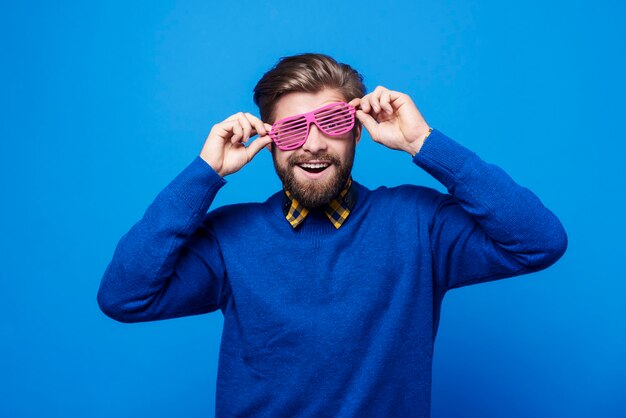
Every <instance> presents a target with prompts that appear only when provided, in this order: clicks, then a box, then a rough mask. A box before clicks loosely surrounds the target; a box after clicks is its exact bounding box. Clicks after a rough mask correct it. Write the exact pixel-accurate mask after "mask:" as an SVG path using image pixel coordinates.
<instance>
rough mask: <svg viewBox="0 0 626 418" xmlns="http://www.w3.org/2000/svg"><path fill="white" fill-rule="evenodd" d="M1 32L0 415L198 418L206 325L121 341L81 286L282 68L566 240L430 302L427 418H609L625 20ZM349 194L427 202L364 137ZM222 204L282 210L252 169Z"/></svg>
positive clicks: (221, 15) (300, 12)
mask: <svg viewBox="0 0 626 418" xmlns="http://www.w3.org/2000/svg"><path fill="white" fill-rule="evenodd" d="M2 9H3V10H2V13H0V35H1V36H0V56H1V59H2V61H1V62H2V65H1V66H0V110H1V113H0V143H1V149H0V170H2V171H1V176H0V178H1V187H2V188H1V196H2V204H1V205H0V227H1V229H0V246H1V248H0V250H1V252H0V254H1V257H2V259H1V263H0V318H1V319H0V320H1V321H2V324H1V328H0V333H1V334H0V350H1V356H0V376H1V379H0V416H2V417H111V416H115V417H138V416H145V417H148V416H149V417H172V416H181V417H182V416H184V417H210V416H213V413H214V405H215V380H216V373H217V360H218V349H219V342H220V337H221V330H222V324H223V317H222V314H221V312H220V311H217V312H214V313H212V314H208V315H198V316H194V317H186V318H179V319H173V320H166V321H155V322H148V323H140V324H123V323H119V322H116V321H114V320H112V319H110V318H108V317H106V316H105V315H104V314H103V313H102V312H100V310H99V308H98V305H97V303H96V293H97V290H98V286H99V283H100V279H101V277H102V274H103V273H104V271H105V269H106V267H107V265H108V263H109V261H110V259H111V257H112V255H113V251H114V249H115V246H116V244H117V242H118V240H119V239H120V238H121V236H122V235H123V234H124V233H125V232H126V231H128V229H129V228H130V227H131V226H132V225H133V224H134V223H135V222H137V221H138V220H139V219H140V218H141V216H142V215H143V213H144V211H145V209H146V208H147V206H148V205H149V204H150V203H151V202H152V200H153V199H154V198H155V197H156V195H157V194H158V192H159V191H160V190H162V189H163V188H164V187H165V186H166V185H167V184H168V183H169V181H171V180H172V179H173V178H174V177H175V176H176V175H177V174H178V173H179V172H180V171H181V170H182V169H183V168H184V167H185V166H186V165H187V164H189V163H190V162H191V161H192V159H193V158H195V157H196V156H197V155H198V154H199V152H200V150H201V148H202V145H203V144H204V140H205V138H206V135H207V134H208V132H209V131H210V129H211V127H212V126H213V124H215V123H217V122H220V121H222V120H223V119H225V118H226V117H228V116H230V115H231V114H233V113H236V112H239V111H247V112H251V113H253V114H255V115H258V109H257V108H256V107H255V106H254V104H253V102H252V89H253V88H254V85H255V84H256V82H257V80H258V79H259V78H260V77H261V76H262V75H263V73H264V72H265V71H267V70H268V69H269V68H271V67H272V66H273V65H274V64H275V63H276V61H277V60H278V59H279V58H280V57H282V56H287V55H292V54H296V53H302V52H321V53H325V54H329V55H331V56H333V57H335V58H336V59H337V60H339V61H340V62H345V63H348V64H350V65H352V66H353V67H354V68H356V69H357V70H359V71H360V72H361V73H362V74H363V76H364V81H365V84H366V86H367V88H368V92H371V91H372V90H373V89H374V88H375V87H376V86H378V85H382V86H385V87H387V88H389V89H392V90H397V91H401V92H404V93H407V94H409V95H410V96H411V97H412V98H413V100H414V102H415V103H416V104H417V106H418V107H419V108H420V110H421V111H422V113H423V115H424V117H425V118H426V120H427V121H428V123H429V124H430V125H431V126H433V127H436V128H438V129H439V130H441V131H442V132H444V133H445V134H447V135H448V136H450V137H452V138H453V139H455V140H456V141H458V142H459V143H461V144H463V145H464V146H466V147H468V148H470V149H471V150H473V151H474V152H476V153H477V154H478V155H479V156H481V157H482V158H483V159H484V160H485V161H487V162H490V163H493V164H497V165H498V166H500V167H502V168H503V169H504V170H505V171H506V172H507V173H509V174H510V175H511V176H512V177H513V179H514V180H515V181H517V182H518V183H520V184H522V185H523V186H525V187H527V188H529V189H530V190H532V191H533V192H535V193H536V194H537V196H539V198H540V199H541V200H542V202H543V203H544V204H545V205H546V206H547V207H548V208H549V209H550V210H552V211H553V212H554V213H555V214H556V215H557V216H558V217H559V219H560V220H561V221H562V223H563V225H564V226H565V229H566V231H567V233H568V238H569V247H568V250H567V252H566V253H565V255H564V256H563V258H561V260H559V261H558V262H557V263H556V264H555V265H553V266H552V267H550V268H548V269H547V270H544V271H541V272H537V273H534V274H530V275H525V276H519V277H515V278H510V279H506V280H499V281H495V282H490V283H484V284H480V285H475V286H469V287H465V288H462V289H456V290H452V291H451V292H449V293H448V294H447V295H446V297H445V299H444V302H443V308H442V309H443V311H442V317H441V323H440V327H439V334H438V337H437V341H436V345H435V357H434V372H433V394H432V416H433V418H444V417H469V418H472V417H481V418H496V417H509V418H516V417H570V418H577V417H605V418H619V417H626V398H625V396H624V395H625V394H626V393H625V392H626V358H625V355H626V321H625V316H626V302H625V301H626V297H625V296H626V277H625V273H624V262H625V260H626V251H625V250H624V244H623V239H624V233H625V232H626V228H625V222H624V214H626V204H625V192H626V188H625V182H626V175H625V174H624V165H623V161H624V152H625V151H626V146H625V140H626V138H625V136H624V128H623V122H624V120H625V117H624V113H625V111H626V108H625V106H624V103H625V99H624V97H625V94H626V83H625V79H626V77H625V75H626V29H625V28H626V26H624V24H623V22H624V20H625V18H626V13H625V9H626V4H625V3H624V2H618V1H567V2H565V1H556V2H545V1H538V0H530V1H525V2H502V1H493V0H492V1H444V2H434V1H433V2H425V1H402V2H380V1H362V2H331V1H316V2H294V1H282V0H281V1H273V2H252V1H239V2H216V1H143V2H141V1H137V2H122V1H105V2H43V1H42V2H33V1H21V2H11V3H10V4H8V3H7V4H3V7H2ZM364 132H365V130H364ZM353 174H354V178H355V179H357V180H358V181H360V182H361V183H363V184H365V185H366V186H368V187H369V188H375V187H377V186H379V185H387V186H395V185H400V184H406V183H410V184H420V185H425V186H429V187H433V188H435V189H437V190H440V191H445V190H444V188H443V186H442V185H441V184H440V183H438V182H437V181H436V180H434V179H433V178H432V177H430V176H429V175H428V174H427V173H425V172H424V171H423V170H421V169H420V168H419V167H417V166H416V165H414V164H412V163H411V158H410V156H408V155H407V154H403V153H401V152H399V151H392V150H389V149H386V148H384V147H383V146H381V145H379V144H376V143H374V142H373V141H372V140H371V138H370V137H369V135H368V134H367V133H364V137H363V140H362V141H361V143H360V144H359V147H358V149H357V155H356V160H355V167H354V172H353ZM227 181H228V184H227V185H226V186H225V187H224V188H223V189H222V190H221V191H220V192H219V195H218V197H217V199H216V200H215V202H214V204H213V206H212V207H213V208H214V207H218V206H221V205H224V204H227V203H235V202H248V201H263V200H265V198H266V197H268V196H269V195H270V194H272V193H274V192H275V191H277V190H278V189H279V188H280V182H279V180H278V178H277V176H276V174H275V172H274V169H273V166H272V161H271V156H270V154H269V152H265V151H264V152H262V153H261V154H260V155H259V156H258V157H257V158H256V159H255V161H254V162H253V164H250V165H249V166H246V167H244V169H243V170H241V171H240V172H238V173H236V174H234V175H232V176H229V177H227ZM241 251H242V257H245V255H246V253H249V252H252V251H254V248H242V249H241Z"/></svg>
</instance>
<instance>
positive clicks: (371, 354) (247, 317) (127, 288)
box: [98, 54, 567, 417]
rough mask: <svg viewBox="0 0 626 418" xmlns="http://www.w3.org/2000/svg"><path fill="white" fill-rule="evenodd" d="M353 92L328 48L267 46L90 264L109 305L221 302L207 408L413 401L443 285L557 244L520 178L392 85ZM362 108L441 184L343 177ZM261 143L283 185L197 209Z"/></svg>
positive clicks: (425, 384) (167, 312)
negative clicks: (224, 106) (249, 96)
mask: <svg viewBox="0 0 626 418" xmlns="http://www.w3.org/2000/svg"><path fill="white" fill-rule="evenodd" d="M364 92H365V88H364V86H363V84H362V77H361V76H360V75H359V74H358V73H357V72H356V71H354V70H353V69H352V68H351V67H350V66H347V65H345V64H338V63H337V62H336V61H335V60H333V59H332V58H330V57H328V56H325V55H321V54H302V55H296V56H292V57H286V58H283V59H281V60H280V61H279V62H278V63H277V65H276V66H275V67H274V68H272V69H271V70H270V71H268V72H267V73H266V74H265V75H264V76H263V78H262V79H261V80H260V81H259V83H258V84H257V86H256V87H255V97H254V99H255V103H256V104H257V105H258V106H259V108H260V113H261V118H260V119H259V118H257V117H255V116H253V115H251V114H250V113H237V114H235V115H232V116H231V117H229V118H227V119H226V120H224V121H222V122H220V123H218V124H216V125H215V126H213V128H212V129H211V132H210V134H209V135H208V138H207V139H206V142H205V144H204V147H203V148H202V151H201V153H200V155H199V156H198V157H196V158H195V159H194V160H193V161H192V162H191V164H190V165H189V166H188V167H186V168H185V169H184V170H183V171H182V172H181V173H180V174H179V175H178V176H177V177H176V178H175V179H174V180H173V181H172V182H171V183H170V184H169V185H168V186H167V187H166V188H165V189H164V190H163V191H162V192H161V193H159V195H158V196H157V197H156V199H155V201H154V202H153V203H152V204H151V205H150V206H149V207H148V209H147V210H146V212H145V214H144V216H143V218H142V219H141V220H140V221H139V222H138V223H136V224H135V225H134V226H133V227H132V228H131V229H130V231H129V232H128V233H127V234H126V235H124V236H123V237H122V238H121V240H120V242H119V244H118V246H117V248H116V250H115V254H114V256H113V260H112V261H111V263H110V265H109V266H108V268H107V270H106V272H105V274H104V277H103V278H102V283H101V286H100V290H99V293H98V303H99V305H100V307H101V309H102V310H103V311H104V312H105V313H106V314H107V315H109V316H110V317H112V318H114V319H116V320H119V321H122V322H139V321H151V320H158V319H166V318H176V317H181V316H185V315H196V314H202V313H207V312H213V311H215V310H217V309H221V311H222V313H223V315H224V329H223V335H222V340H221V347H220V357H219V366H218V377H217V394H216V395H217V398H216V415H217V416H219V417H221V416H238V417H239V416H242V417H244V416H267V417H319V416H332V417H368V416H372V417H374V416H375V417H412V416H418V417H428V416H429V415H430V395H431V371H432V355H433V345H434V340H435V335H436V332H437V326H438V322H439V312H440V306H441V302H442V299H443V297H444V294H445V292H446V291H448V290H450V289H452V288H456V287H460V286H465V285H469V284H474V283H480V282H486V281H490V280H495V279H501V278H505V277H512V276H516V275H521V274H527V273H531V272H535V271H538V270H541V269H544V268H546V267H548V266H550V265H551V264H553V263H554V262H556V261H557V260H558V259H559V258H560V257H561V256H562V254H563V253H564V251H565V249H566V247H567V236H566V234H565V231H564V229H563V227H562V225H561V223H560V222H559V220H558V219H557V217H556V216H555V215H554V214H553V213H552V212H550V211H549V210H548V209H546V208H545V207H544V206H543V205H542V203H541V202H540V200H539V199H538V198H537V197H536V196H535V195H534V194H533V193H532V192H531V191H529V190H528V189H526V188H524V187H522V186H520V185H518V184H516V183H515V182H514V181H513V180H512V179H511V178H510V177H509V176H508V175H507V174H506V173H505V172H504V171H503V170H501V169H500V168H498V167H497V166H494V165H492V164H487V163H485V162H484V161H482V160H481V159H480V158H479V157H478V156H477V155H476V154H475V153H473V152H471V151H470V150H468V149H467V148H465V147H463V146H462V145H460V144H459V143H457V142H455V141H454V140H452V139H451V138H449V137H447V136H446V135H444V134H443V133H442V132H441V131H439V130H437V129H431V127H430V126H429V125H428V124H427V123H426V121H425V120H424V118H423V117H422V115H421V114H420V112H419V110H418V109H417V107H416V106H415V104H414V103H413V101H412V100H411V98H410V97H409V96H408V95H406V94H403V93H400V92H396V91H392V90H389V89H387V88H385V87H382V86H379V87H377V88H376V89H375V90H374V91H373V92H372V93H370V94H367V95H364ZM355 110H356V112H355ZM266 122H269V123H266ZM362 126H365V128H366V129H367V130H368V132H369V134H370V136H371V137H372V139H373V140H374V141H376V142H379V143H381V144H383V145H385V146H387V147H389V148H392V149H395V150H400V151H404V152H407V153H408V154H409V155H410V156H411V158H412V161H413V163H414V164H416V165H418V166H420V167H421V168H423V169H424V170H426V171H427V172H428V173H430V174H431V175H433V176H434V177H435V178H436V179H437V180H439V181H440V182H441V183H442V184H443V185H444V186H445V187H446V188H447V190H448V191H449V194H443V193H440V192H438V191H436V190H434V189H430V188H426V187H421V186H413V185H405V186H400V187H392V188H386V187H380V188H378V189H376V190H369V189H368V188H366V187H365V186H363V185H362V184H360V183H358V182H356V181H354V180H353V179H352V177H351V175H350V173H351V168H352V162H353V158H354V154H355V148H356V144H357V143H358V142H359V140H360V138H361V130H362ZM257 134H258V135H259V136H258V138H256V139H255V140H254V141H250V138H251V137H253V136H255V135H257ZM248 143H249V144H248ZM246 144H248V145H247V146H246ZM264 147H265V148H267V149H270V150H271V152H272V156H273V160H274V165H275V168H276V172H277V173H278V175H279V177H280V179H281V181H282V183H283V190H281V191H279V192H277V193H275V194H274V195H272V196H270V197H269V198H268V199H267V200H266V201H265V202H263V203H247V204H236V205H228V206H224V207H221V208H217V209H214V210H212V211H210V212H209V213H208V214H207V211H208V208H209V206H210V205H211V202H212V201H213V199H214V197H215V195H216V193H217V192H218V190H219V189H220V188H221V187H222V186H223V185H224V184H225V180H224V177H225V176H228V175H230V174H232V173H234V172H236V171H238V170H239V169H241V168H242V167H243V166H244V165H246V164H247V163H249V162H250V161H251V160H252V159H253V157H254V156H255V155H256V154H257V153H258V152H260V150H262V149H263V148H264ZM377 169H383V170H384V167H377Z"/></svg>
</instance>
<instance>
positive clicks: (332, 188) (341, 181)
mask: <svg viewBox="0 0 626 418" xmlns="http://www.w3.org/2000/svg"><path fill="white" fill-rule="evenodd" d="M355 148H356V147H353V148H352V152H351V153H350V155H349V156H348V158H347V159H346V161H345V162H344V163H343V164H342V163H341V160H340V159H339V157H338V156H336V155H333V154H330V153H327V152H320V153H317V154H306V155H296V154H292V155H290V156H289V158H288V159H287V162H286V164H285V165H283V166H281V165H279V164H278V163H277V161H276V151H275V150H274V144H272V149H273V150H272V151H273V152H272V159H273V160H274V169H275V170H276V174H278V177H279V178H280V180H281V181H282V183H283V188H284V189H285V190H288V191H289V193H291V195H292V197H294V198H295V199H296V200H297V201H298V202H299V203H300V204H301V205H302V206H304V207H305V208H307V209H313V208H319V207H322V206H325V205H327V204H328V203H329V202H330V201H331V200H332V199H333V198H335V197H336V196H337V195H338V194H339V193H340V192H341V190H342V189H343V187H344V186H345V185H346V183H347V182H348V179H349V178H350V173H351V172H352V164H353V162H354V151H355ZM313 160H324V161H328V162H330V165H329V166H328V168H326V170H330V169H331V167H334V168H335V170H334V173H333V174H327V175H326V176H324V178H322V179H319V180H309V181H307V182H302V181H300V180H298V178H297V177H296V174H295V170H297V169H299V168H296V166H297V165H298V164H301V163H305V162H307V161H313Z"/></svg>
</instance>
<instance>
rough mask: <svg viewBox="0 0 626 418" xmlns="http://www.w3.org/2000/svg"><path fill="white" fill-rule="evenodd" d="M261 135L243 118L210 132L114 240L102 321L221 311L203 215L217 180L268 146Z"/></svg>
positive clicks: (214, 255)
mask: <svg viewBox="0 0 626 418" xmlns="http://www.w3.org/2000/svg"><path fill="white" fill-rule="evenodd" d="M269 128H270V126H269V125H267V124H264V123H263V122H262V121H261V120H260V119H258V118H256V117H255V116H253V115H251V114H249V113H245V114H244V113H243V112H239V113H237V114H234V115H232V116H230V117H229V118H227V119H225V120H224V121H222V122H220V123H217V124H215V125H214V126H213V128H212V129H211V132H210V133H209V135H208V137H207V139H206V141H205V143H204V147H203V148H202V151H201V153H200V155H199V156H198V157H196V158H195V159H194V160H193V161H192V162H191V163H190V164H189V165H188V166H187V167H186V168H185V169H184V170H183V171H182V172H181V173H180V174H179V175H178V176H177V177H176V178H175V179H174V180H173V181H172V182H171V183H170V184H169V185H168V186H167V187H166V188H165V189H163V190H162V191H161V192H160V193H159V195H158V196H157V197H156V199H155V200H154V202H152V204H150V206H149V207H148V209H147V210H146V212H145V213H144V215H143V217H142V218H141V220H139V222H137V223H136V224H135V225H133V227H132V228H131V229H130V230H129V231H128V232H127V233H126V234H125V235H124V236H123V237H122V238H121V239H120V241H119V243H118V245H117V248H116V249H115V253H114V255H113V259H112V260H111V262H110V264H109V266H108V267H107V269H106V271H105V273H104V276H103V277H102V280H101V282H100V288H99V290H98V295H97V300H98V305H99V306H100V309H101V310H102V311H103V312H104V313H105V314H107V315H108V316H110V317H111V318H113V319H116V320H118V321H121V322H142V321H154V320H157V319H167V318H176V317H181V316H187V315H197V314H201V313H207V312H212V311H215V310H217V309H219V308H221V307H223V306H224V305H225V304H226V302H227V301H228V298H229V297H230V286H229V284H228V281H227V278H226V269H225V266H224V262H223V258H222V255H221V252H220V247H219V243H218V242H217V240H216V239H215V236H214V234H213V232H212V228H211V223H210V222H209V217H208V215H207V213H206V212H207V210H208V209H209V206H210V205H211V203H212V202H213V199H214V198H215V195H216V194H217V192H218V190H219V189H220V188H221V187H222V186H223V185H224V184H225V180H224V179H223V177H224V176H226V175H229V174H232V173H234V172H236V171H238V170H240V169H241V168H242V167H243V166H244V165H246V164H247V163H249V162H250V161H251V160H252V158H253V157H254V156H255V155H256V154H258V152H259V151H260V150H261V149H263V147H265V146H266V145H268V144H269V143H270V142H271V138H270V137H269V135H267V129H269ZM257 134H258V135H259V137H258V138H257V139H255V140H254V141H252V142H251V143H250V144H249V145H248V146H245V143H246V142H248V140H249V139H250V138H251V137H252V136H254V135H257Z"/></svg>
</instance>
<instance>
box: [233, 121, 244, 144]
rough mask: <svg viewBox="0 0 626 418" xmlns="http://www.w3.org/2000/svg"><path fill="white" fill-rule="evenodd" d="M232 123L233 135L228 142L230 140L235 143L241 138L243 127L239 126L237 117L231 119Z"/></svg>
mask: <svg viewBox="0 0 626 418" xmlns="http://www.w3.org/2000/svg"><path fill="white" fill-rule="evenodd" d="M232 123H233V136H232V138H230V142H232V143H233V144H236V143H237V142H240V141H241V138H242V137H243V128H242V127H241V122H239V119H235V120H233V121H232Z"/></svg>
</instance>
